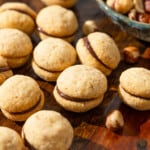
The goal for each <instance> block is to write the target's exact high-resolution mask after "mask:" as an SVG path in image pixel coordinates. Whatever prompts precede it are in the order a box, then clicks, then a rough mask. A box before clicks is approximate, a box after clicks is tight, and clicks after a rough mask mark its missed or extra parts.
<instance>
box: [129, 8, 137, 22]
mask: <svg viewBox="0 0 150 150" xmlns="http://www.w3.org/2000/svg"><path fill="white" fill-rule="evenodd" d="M128 17H129V19H131V20H136V19H137V12H136V9H131V10H130V12H129V14H128Z"/></svg>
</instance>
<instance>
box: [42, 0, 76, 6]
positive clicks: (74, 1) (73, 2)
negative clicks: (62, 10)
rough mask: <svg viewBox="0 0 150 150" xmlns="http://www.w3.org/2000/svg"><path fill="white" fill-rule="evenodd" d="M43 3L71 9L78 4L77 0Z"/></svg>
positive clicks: (47, 1) (57, 0) (56, 0)
mask: <svg viewBox="0 0 150 150" xmlns="http://www.w3.org/2000/svg"><path fill="white" fill-rule="evenodd" d="M42 2H43V3H44V4H46V5H61V6H63V7H66V8H70V7H73V6H74V5H75V4H76V3H77V0H42Z"/></svg>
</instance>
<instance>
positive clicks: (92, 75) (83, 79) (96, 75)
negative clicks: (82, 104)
mask: <svg viewBox="0 0 150 150" xmlns="http://www.w3.org/2000/svg"><path fill="white" fill-rule="evenodd" d="M57 87H58V89H59V90H60V91H61V92H62V93H64V94H66V95H68V96H70V97H75V98H83V99H95V98H98V97H100V96H101V95H103V94H104V93H105V92H106V90H107V79H106V77H105V75H104V74H103V73H102V72H101V71H99V70H98V69H96V68H94V67H90V66H86V65H75V66H71V67H69V68H67V69H65V70H64V71H63V72H62V73H61V74H60V75H59V77H58V79H57Z"/></svg>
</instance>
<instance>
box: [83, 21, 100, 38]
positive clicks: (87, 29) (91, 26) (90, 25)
mask: <svg viewBox="0 0 150 150" xmlns="http://www.w3.org/2000/svg"><path fill="white" fill-rule="evenodd" d="M82 30H83V33H84V34H85V35H88V34H89V33H92V32H95V31H98V26H97V24H96V21H95V20H87V21H85V22H84V24H83V27H82Z"/></svg>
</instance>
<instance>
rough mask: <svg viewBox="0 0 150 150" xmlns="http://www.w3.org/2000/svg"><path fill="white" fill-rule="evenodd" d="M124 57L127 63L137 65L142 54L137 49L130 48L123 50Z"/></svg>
mask: <svg viewBox="0 0 150 150" xmlns="http://www.w3.org/2000/svg"><path fill="white" fill-rule="evenodd" d="M123 57H124V61H125V62H126V63H130V64H133V63H137V62H138V60H139V57H140V52H139V49H138V48H137V47H134V46H128V47H125V48H124V49H123Z"/></svg>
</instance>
